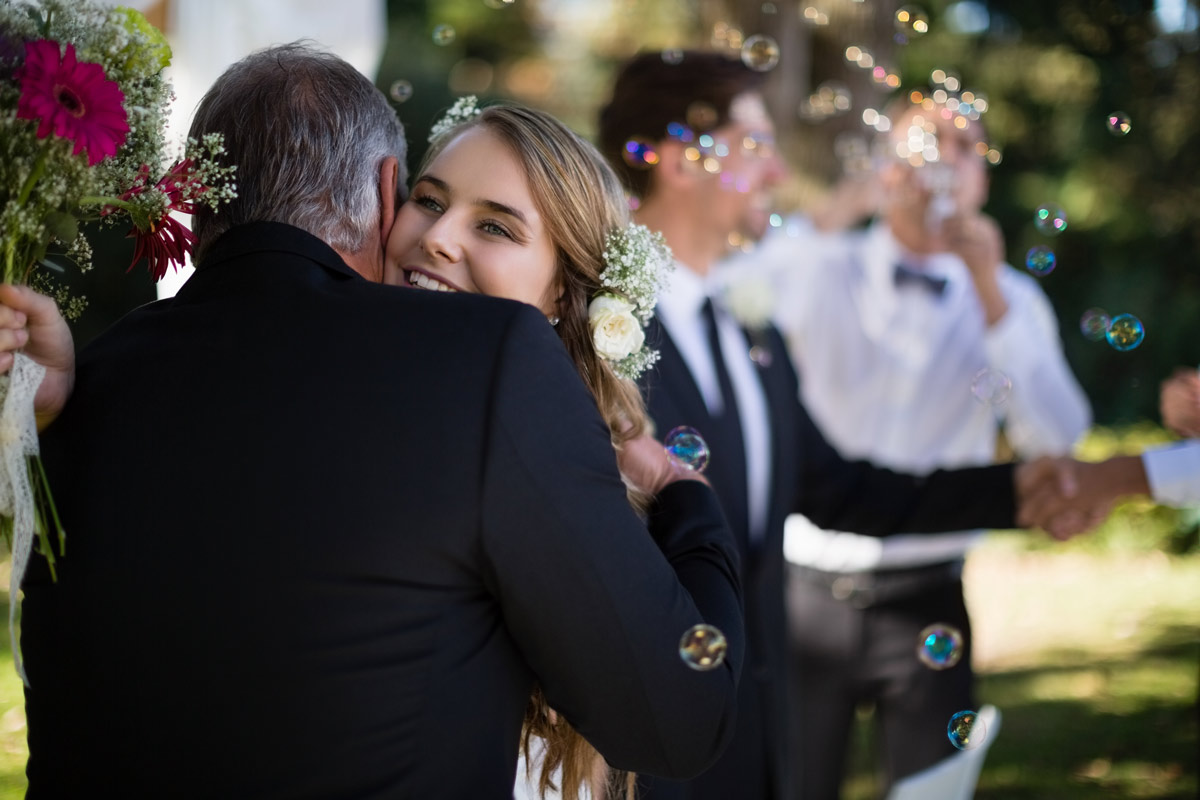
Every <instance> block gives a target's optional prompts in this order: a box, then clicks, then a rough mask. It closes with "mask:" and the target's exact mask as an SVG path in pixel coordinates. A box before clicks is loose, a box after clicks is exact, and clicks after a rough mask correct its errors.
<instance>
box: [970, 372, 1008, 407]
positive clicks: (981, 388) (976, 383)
mask: <svg viewBox="0 0 1200 800" xmlns="http://www.w3.org/2000/svg"><path fill="white" fill-rule="evenodd" d="M1011 391H1012V379H1011V378H1009V377H1008V376H1007V375H1005V374H1004V373H1003V372H1001V371H1000V370H998V369H992V368H991V367H984V368H983V369H981V370H979V372H976V373H975V377H974V378H972V379H971V394H973V395H975V399H976V400H978V401H979V402H981V403H983V404H984V405H985V406H998V405H1002V404H1003V403H1004V402H1005V401H1006V400H1008V393H1009V392H1011Z"/></svg>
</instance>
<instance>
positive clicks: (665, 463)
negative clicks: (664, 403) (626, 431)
mask: <svg viewBox="0 0 1200 800" xmlns="http://www.w3.org/2000/svg"><path fill="white" fill-rule="evenodd" d="M617 466H618V467H620V469H621V474H622V475H624V476H625V478H626V479H627V480H628V481H630V482H631V483H633V485H634V486H636V487H637V488H638V489H640V490H641V491H643V492H645V493H646V494H648V495H656V494H658V493H659V492H661V491H662V490H663V488H665V487H666V486H668V485H669V484H672V483H674V482H675V481H699V482H700V483H703V484H704V485H706V486H707V485H709V483H708V480H707V479H706V478H705V477H704V476H703V475H701V474H699V473H698V472H693V471H692V470H690V469H688V468H687V467H685V466H683V465H682V464H679V463H678V462H676V461H674V460H672V459H671V457H670V456H668V455H667V449H666V448H665V447H663V444H662V442H660V441H658V440H657V439H655V438H653V437H652V436H650V435H649V434H647V433H643V434H641V435H640V436H636V437H634V438H633V439H630V440H629V441H627V442H625V443H624V444H622V445H621V447H620V448H619V449H618V450H617Z"/></svg>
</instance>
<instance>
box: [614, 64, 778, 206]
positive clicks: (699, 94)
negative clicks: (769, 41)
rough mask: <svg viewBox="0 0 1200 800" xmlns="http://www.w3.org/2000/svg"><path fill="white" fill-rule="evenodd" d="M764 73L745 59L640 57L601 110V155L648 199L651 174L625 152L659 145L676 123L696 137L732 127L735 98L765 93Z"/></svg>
mask: <svg viewBox="0 0 1200 800" xmlns="http://www.w3.org/2000/svg"><path fill="white" fill-rule="evenodd" d="M763 80H764V77H763V74H762V73H760V72H755V71H754V70H752V69H750V68H749V67H747V66H746V65H745V64H743V63H742V62H741V60H740V59H737V58H733V57H731V56H727V55H724V54H722V53H715V52H706V51H701V50H685V51H680V50H674V51H666V52H645V53H639V54H638V55H636V56H634V57H633V58H632V59H630V60H629V61H627V62H626V63H625V65H624V66H623V67H622V68H621V70H620V72H619V73H618V74H617V78H616V80H615V81H614V82H613V90H612V99H611V100H610V101H609V103H608V105H606V106H605V107H604V108H602V109H601V110H600V120H599V126H598V127H599V139H600V151H601V152H602V153H604V156H605V157H606V158H607V159H608V160H609V162H610V163H611V164H612V165H613V168H614V169H615V170H616V171H617V173H618V174H619V175H620V176H621V180H622V181H623V182H624V183H625V185H626V187H627V188H628V189H629V190H630V191H631V192H632V193H633V194H634V195H637V196H639V197H644V196H645V195H646V189H647V187H648V186H649V183H650V174H651V171H650V170H647V169H646V168H645V166H644V165H641V164H634V165H630V164H629V163H628V162H627V161H626V160H625V158H624V157H623V155H622V154H623V153H624V152H625V143H626V142H628V141H629V140H630V139H633V138H640V139H645V140H647V141H649V142H652V143H653V142H659V141H662V140H663V139H664V138H666V136H667V135H668V134H667V126H668V125H670V124H671V123H679V124H681V125H687V126H688V127H690V128H691V129H693V132H694V133H696V134H699V133H704V132H705V131H710V130H712V129H714V128H719V127H721V126H722V125H725V124H726V123H727V122H729V107H730V105H731V104H732V102H733V99H734V98H735V97H737V96H738V95H741V94H745V93H746V92H757V91H761V90H762V85H763Z"/></svg>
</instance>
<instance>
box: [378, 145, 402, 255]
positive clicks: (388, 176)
mask: <svg viewBox="0 0 1200 800" xmlns="http://www.w3.org/2000/svg"><path fill="white" fill-rule="evenodd" d="M399 180H400V162H399V161H397V160H396V157H395V156H388V157H387V158H385V159H384V160H383V163H382V164H380V166H379V241H380V242H382V243H383V246H384V248H385V249H386V248H387V240H388V236H389V235H390V234H391V232H392V225H393V223H395V221H396V212H397V211H398V210H399V209H398V208H397V205H396V197H397V195H396V184H397V182H398V181H399Z"/></svg>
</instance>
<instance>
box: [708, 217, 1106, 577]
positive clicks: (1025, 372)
mask: <svg viewBox="0 0 1200 800" xmlns="http://www.w3.org/2000/svg"><path fill="white" fill-rule="evenodd" d="M901 261H903V262H904V263H906V264H909V265H911V266H914V267H916V268H919V269H922V270H924V271H925V272H926V273H927V274H929V275H931V276H935V277H939V278H944V279H945V280H946V287H945V290H944V291H943V292H942V294H941V296H938V295H936V294H935V293H933V292H931V291H929V290H928V289H927V288H925V287H922V286H919V285H913V284H912V283H905V284H903V285H901V286H897V285H896V284H895V279H894V276H895V268H896V265H897V264H898V263H900V262H901ZM741 269H750V270H752V271H753V272H754V273H756V274H757V276H758V277H757V278H751V279H757V280H766V281H769V282H770V283H771V284H772V286H773V288H774V290H775V292H776V296H777V298H778V305H777V308H776V312H775V315H776V318H777V320H778V322H779V325H780V327H781V328H782V330H783V331H784V333H785V335H786V336H787V338H788V342H789V347H790V348H791V353H792V357H793V359H794V361H795V363H796V366H797V369H798V371H799V373H800V386H801V397H802V399H803V401H804V403H805V406H806V407H807V408H808V410H809V413H810V414H811V415H812V417H813V420H814V421H815V422H816V423H817V425H818V426H819V427H820V428H821V431H822V433H824V434H825V436H826V437H827V438H828V440H829V442H830V443H831V444H832V445H833V446H834V447H836V448H837V449H838V450H839V451H840V452H841V453H842V455H843V456H845V457H847V458H864V459H869V460H871V461H873V462H874V463H876V464H879V465H881V466H886V467H890V468H892V469H896V470H900V471H905V472H914V473H918V474H922V473H927V472H931V471H933V470H934V469H937V468H940V467H948V468H953V467H958V466H968V465H980V464H989V463H992V462H993V460H994V458H995V452H996V442H997V435H998V432H999V428H1000V420H1001V419H1003V421H1004V424H1005V433H1006V435H1007V437H1008V439H1009V441H1010V442H1011V444H1012V445H1013V447H1014V449H1016V451H1017V452H1018V453H1019V454H1021V455H1022V456H1023V457H1026V458H1030V457H1035V456H1039V455H1045V454H1054V455H1058V454H1064V453H1067V452H1068V451H1069V450H1070V449H1071V446H1072V444H1073V443H1074V442H1075V440H1076V438H1078V437H1079V436H1080V434H1082V433H1083V432H1084V431H1085V430H1086V429H1087V427H1088V426H1089V425H1090V423H1091V412H1090V409H1089V406H1088V402H1087V398H1086V396H1085V395H1084V393H1083V391H1082V389H1081V388H1080V387H1079V384H1078V383H1077V382H1076V380H1075V378H1074V376H1073V375H1072V374H1071V370H1070V368H1069V367H1068V365H1067V362H1066V360H1065V358H1064V357H1063V354H1062V344H1061V342H1060V340H1059V335H1058V325H1057V322H1056V321H1055V317H1054V311H1053V309H1052V308H1051V306H1050V302H1049V300H1048V299H1047V298H1046V296H1045V294H1044V293H1043V292H1042V290H1041V287H1039V286H1038V284H1037V282H1036V281H1035V280H1034V279H1033V278H1032V277H1031V276H1029V275H1027V274H1024V273H1022V272H1018V271H1017V270H1015V269H1013V268H1012V267H1010V266H1008V265H1002V266H1001V268H1000V274H999V282H1000V287H1001V290H1002V291H1003V293H1004V296H1005V299H1006V300H1007V301H1008V306H1009V307H1008V311H1007V313H1006V314H1005V315H1004V317H1003V318H1001V319H1000V320H999V321H998V322H997V323H996V324H994V325H992V326H991V327H990V328H989V327H988V326H987V324H986V320H985V316H984V311H983V308H982V305H981V304H980V302H979V299H978V297H977V295H976V293H975V289H974V285H973V283H972V280H971V276H970V274H969V272H968V270H967V266H966V264H964V263H963V261H962V260H961V259H960V258H958V257H957V256H955V255H952V254H936V255H932V256H927V257H925V258H923V259H921V258H919V257H917V256H913V255H911V254H906V253H904V252H903V250H902V248H901V247H900V245H899V244H898V243H897V242H896V240H895V238H894V237H893V236H892V234H891V232H890V231H889V230H888V228H887V227H886V226H885V225H883V224H875V225H873V226H871V227H870V228H869V229H868V230H866V231H859V232H850V233H842V234H833V235H828V236H822V235H819V234H817V233H816V232H815V231H814V230H813V229H812V228H811V226H808V225H805V224H804V223H803V221H800V220H793V221H792V222H791V223H790V224H789V225H788V226H787V228H785V229H773V230H772V232H771V234H769V235H768V237H767V238H766V239H765V240H764V241H763V243H762V244H760V246H759V247H758V248H757V249H756V250H755V251H754V252H752V253H750V254H748V255H746V256H743V257H740V258H737V259H734V260H731V262H730V263H728V264H727V265H725V267H724V269H723V275H724V276H725V279H726V280H735V279H736V273H731V271H735V270H741ZM987 368H990V369H993V370H998V371H1000V372H1002V373H1003V374H1004V375H1006V376H1007V377H1008V378H1009V379H1010V380H1011V382H1012V387H1011V389H1010V390H1009V392H1008V396H1007V398H1006V400H1005V402H1003V403H1002V404H999V405H994V406H988V405H985V404H984V403H982V402H980V401H979V400H978V399H976V397H975V395H974V393H973V391H972V383H973V381H974V379H975V376H976V375H977V374H978V373H979V372H980V371H981V370H984V369H987ZM976 535H977V532H964V533H963V534H937V535H928V534H904V535H897V536H889V537H885V538H882V539H880V538H875V537H865V536H858V535H855V534H849V533H843V532H836V531H822V530H820V529H818V528H817V527H816V526H814V525H812V523H810V522H809V521H808V520H807V519H805V518H804V517H801V516H799V515H793V516H792V517H790V518H789V519H788V522H787V528H786V530H785V553H786V555H787V556H788V558H789V560H792V561H794V562H795V563H801V564H805V565H808V566H812V567H816V568H818V569H826V570H832V571H858V570H868V569H876V568H897V567H906V566H917V565H921V564H928V563H937V562H940V561H947V560H952V559H955V558H959V557H961V556H962V555H963V554H964V553H965V552H966V550H967V548H968V547H969V546H970V544H971V542H972V541H973V540H974V539H975V538H976Z"/></svg>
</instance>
